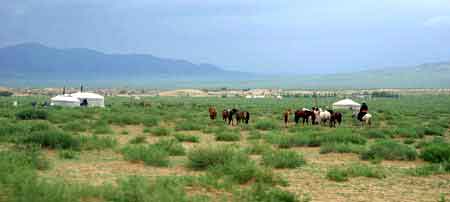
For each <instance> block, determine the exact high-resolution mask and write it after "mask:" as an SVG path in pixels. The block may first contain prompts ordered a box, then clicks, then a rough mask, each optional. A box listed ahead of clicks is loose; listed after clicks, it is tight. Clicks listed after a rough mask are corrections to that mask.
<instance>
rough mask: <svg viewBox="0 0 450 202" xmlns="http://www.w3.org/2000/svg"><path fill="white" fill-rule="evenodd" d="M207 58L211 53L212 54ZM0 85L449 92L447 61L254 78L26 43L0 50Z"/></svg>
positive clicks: (166, 61) (184, 64)
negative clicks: (409, 89) (378, 89)
mask: <svg viewBox="0 0 450 202" xmlns="http://www.w3.org/2000/svg"><path fill="white" fill-rule="evenodd" d="M212 54H213V53H212ZM0 70H1V71H0V85H4V86H12V87H23V86H28V87H50V86H51V87H58V86H63V85H66V86H76V85H79V84H81V83H83V84H86V85H89V86H91V87H120V86H130V87H133V86H135V87H150V88H185V87H190V88H216V87H232V88H256V87H266V88H450V62H447V63H445V62H444V63H430V64H422V65H418V66H410V67H394V68H383V69H375V70H367V71H362V72H354V73H342V74H330V75H310V76H308V75H301V76H297V75H284V76H275V75H274V76H271V75H258V74H253V73H246V72H236V71H227V70H224V69H221V68H219V67H217V66H214V65H211V64H194V63H191V62H188V61H185V60H174V59H164V58H158V57H155V56H152V55H143V54H105V53H101V52H98V51H94V50H90V49H56V48H50V47H47V46H44V45H41V44H36V43H26V44H19V45H15V46H9V47H4V48H0Z"/></svg>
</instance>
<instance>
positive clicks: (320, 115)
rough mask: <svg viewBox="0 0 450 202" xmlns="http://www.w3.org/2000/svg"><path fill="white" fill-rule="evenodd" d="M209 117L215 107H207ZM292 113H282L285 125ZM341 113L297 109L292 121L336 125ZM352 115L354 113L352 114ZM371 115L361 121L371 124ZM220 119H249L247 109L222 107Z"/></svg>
mask: <svg viewBox="0 0 450 202" xmlns="http://www.w3.org/2000/svg"><path fill="white" fill-rule="evenodd" d="M208 112H209V117H210V119H211V120H215V119H216V118H217V110H216V108H215V107H209V109H208ZM291 115H292V110H291V109H288V110H286V111H285V112H284V113H283V118H284V124H285V126H286V127H287V126H288V124H289V118H290V117H291ZM342 117H343V116H342V113H341V112H335V111H333V110H322V109H321V108H318V107H313V108H312V110H310V109H306V108H303V109H299V110H296V111H295V112H294V121H295V124H296V125H297V124H299V122H300V120H301V121H302V125H305V123H306V124H307V125H309V124H311V125H327V124H328V125H329V126H330V127H336V125H341V123H342ZM353 117H354V115H353ZM371 118H372V115H370V114H366V115H365V116H364V117H363V118H362V120H361V122H362V123H363V124H366V125H369V126H370V125H371ZM222 120H223V121H225V123H228V124H229V125H239V123H241V122H243V123H245V124H248V122H249V120H250V112H248V111H239V110H238V109H235V108H233V109H224V110H223V111H222Z"/></svg>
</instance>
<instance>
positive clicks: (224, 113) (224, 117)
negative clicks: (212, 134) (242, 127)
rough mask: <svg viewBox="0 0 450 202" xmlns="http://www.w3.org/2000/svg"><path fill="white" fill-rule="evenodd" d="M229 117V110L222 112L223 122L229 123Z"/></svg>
mask: <svg viewBox="0 0 450 202" xmlns="http://www.w3.org/2000/svg"><path fill="white" fill-rule="evenodd" d="M229 115H230V110H229V109H224V110H223V111H222V120H223V121H225V123H226V122H227V120H228V116H229Z"/></svg>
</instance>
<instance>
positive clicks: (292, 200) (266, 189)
mask: <svg viewBox="0 0 450 202" xmlns="http://www.w3.org/2000/svg"><path fill="white" fill-rule="evenodd" d="M239 201H243V202H275V201H276V202H298V201H300V200H299V198H298V197H297V196H296V195H295V194H293V193H291V192H288V191H284V190H282V189H280V188H277V187H271V186H268V185H265V184H262V183H256V184H254V185H253V186H252V187H251V188H250V189H249V190H244V191H243V192H242V193H240V196H239ZM302 201H305V202H307V201H310V199H306V198H305V199H303V200H302Z"/></svg>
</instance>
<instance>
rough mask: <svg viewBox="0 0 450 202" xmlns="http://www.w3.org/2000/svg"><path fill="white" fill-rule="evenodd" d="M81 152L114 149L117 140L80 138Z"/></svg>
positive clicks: (90, 137) (92, 137)
mask: <svg viewBox="0 0 450 202" xmlns="http://www.w3.org/2000/svg"><path fill="white" fill-rule="evenodd" d="M80 142H81V149H82V150H94V149H95V150H101V149H108V148H114V147H115V146H116V145H117V140H116V139H115V138H112V137H107V136H106V137H100V136H97V135H93V136H80Z"/></svg>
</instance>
